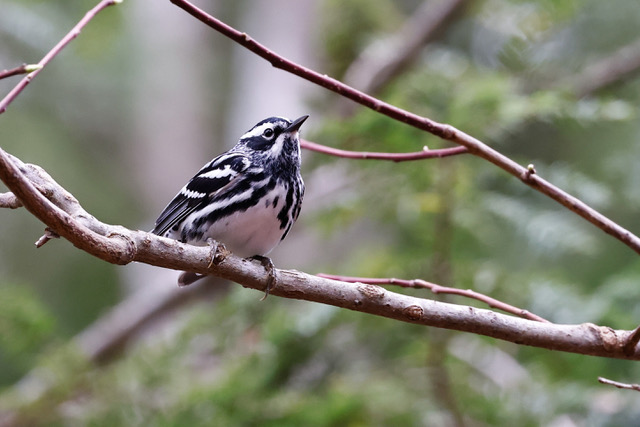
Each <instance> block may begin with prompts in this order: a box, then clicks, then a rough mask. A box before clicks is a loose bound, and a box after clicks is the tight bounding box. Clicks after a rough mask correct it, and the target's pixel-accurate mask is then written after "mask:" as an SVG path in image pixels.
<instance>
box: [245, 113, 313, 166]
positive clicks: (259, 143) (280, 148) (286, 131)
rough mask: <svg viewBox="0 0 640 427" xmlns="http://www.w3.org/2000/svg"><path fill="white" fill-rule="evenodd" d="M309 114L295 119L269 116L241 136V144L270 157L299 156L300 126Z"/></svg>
mask: <svg viewBox="0 0 640 427" xmlns="http://www.w3.org/2000/svg"><path fill="white" fill-rule="evenodd" d="M308 117H309V116H308V115H305V116H302V117H299V118H297V119H296V120H294V121H291V120H289V119H286V118H284V117H269V118H268V119H264V120H262V121H261V122H259V123H258V124H256V125H255V126H254V127H253V128H251V130H249V131H248V132H246V133H245V134H244V135H242V137H241V138H240V141H239V145H240V146H243V147H246V148H248V149H249V150H251V151H252V152H255V153H256V154H261V155H263V156H265V157H270V158H283V157H291V158H295V159H297V158H299V152H300V135H299V133H298V131H299V129H300V126H302V124H303V123H304V121H305V120H307V118H308Z"/></svg>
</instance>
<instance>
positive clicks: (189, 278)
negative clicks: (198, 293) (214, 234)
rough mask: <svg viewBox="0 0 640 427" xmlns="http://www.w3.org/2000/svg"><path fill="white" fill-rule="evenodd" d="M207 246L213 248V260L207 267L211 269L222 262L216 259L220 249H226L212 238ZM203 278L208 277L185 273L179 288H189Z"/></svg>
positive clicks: (190, 272) (181, 277) (180, 279)
mask: <svg viewBox="0 0 640 427" xmlns="http://www.w3.org/2000/svg"><path fill="white" fill-rule="evenodd" d="M207 245H209V247H210V248H211V260H210V261H209V265H207V268H211V266H212V265H214V264H217V263H219V262H220V261H219V260H217V259H216V257H217V256H218V249H220V247H221V246H222V247H223V248H224V245H221V244H220V243H218V242H217V241H215V240H213V239H212V238H211V237H209V238H208V239H207ZM223 259H224V258H223ZM203 277H207V275H206V274H200V273H194V272H193V271H183V272H182V274H181V275H180V276H179V277H178V286H179V287H183V286H189V285H190V284H192V283H194V282H197V281H198V280H200V279H202V278H203Z"/></svg>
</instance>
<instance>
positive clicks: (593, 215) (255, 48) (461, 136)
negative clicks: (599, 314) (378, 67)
mask: <svg viewBox="0 0 640 427" xmlns="http://www.w3.org/2000/svg"><path fill="white" fill-rule="evenodd" d="M171 2H172V3H174V4H175V5H177V6H178V7H180V8H182V9H184V10H185V11H186V12H188V13H189V14H191V15H192V16H194V17H195V18H197V19H198V20H200V21H202V22H204V23H205V24H207V25H208V26H210V27H211V28H213V29H214V30H216V31H218V32H220V33H222V34H224V35H225V36H227V37H229V38H230V39H231V40H233V41H235V42H237V43H239V44H240V45H242V46H244V47H246V48H247V49H249V50H250V51H252V52H253V53H255V54H256V55H258V56H260V57H261V58H263V59H266V60H267V61H269V62H270V63H271V65H273V66H274V67H276V68H280V69H282V70H285V71H288V72H290V73H292V74H295V75H297V76H299V77H302V78H304V79H306V80H308V81H310V82H312V83H315V84H317V85H319V86H322V87H324V88H326V89H329V90H331V91H333V92H335V93H337V94H339V95H342V96H344V97H346V98H348V99H351V100H353V101H355V102H357V103H359V104H361V105H364V106H365V107H368V108H371V109H372V110H374V111H377V112H379V113H381V114H384V115H386V116H388V117H391V118H392V119H395V120H398V121H400V122H403V123H406V124H408V125H410V126H413V127H415V128H418V129H421V130H424V131H426V132H429V133H431V134H433V135H436V136H438V137H440V138H442V139H445V140H447V141H451V142H454V143H456V144H459V145H462V146H464V147H466V148H467V149H468V150H469V152H470V153H471V154H473V155H475V156H478V157H481V158H483V159H485V160H487V161H489V162H491V163H493V164H494V165H496V166H498V167H499V168H501V169H503V170H505V171H506V172H508V173H510V174H511V175H513V176H515V177H516V178H518V179H520V180H521V181H522V182H523V183H525V184H526V185H528V186H530V187H532V188H534V189H535V190H537V191H539V192H541V193H542V194H545V195H547V196H548V197H550V198H551V199H553V200H555V201H556V202H558V203H560V204H561V205H563V206H564V207H566V208H567V209H569V210H571V211H572V212H574V213H576V214H577V215H579V216H581V217H582V218H584V219H586V220H587V221H589V222H590V223H591V224H593V225H595V226H596V227H598V228H600V229H601V230H602V231H604V232H605V233H607V234H609V235H611V236H613V237H614V238H616V239H618V240H620V241H621V242H623V243H624V244H625V245H627V246H629V247H630V248H631V249H633V250H634V251H635V252H637V253H639V254H640V238H639V237H638V236H636V235H635V234H633V233H631V232H630V231H629V230H626V229H625V228H623V227H621V226H620V225H618V224H616V223H615V222H613V221H611V220H610V219H609V218H607V217H606V216H604V215H602V214H601V213H599V212H598V211H596V210H595V209H593V208H591V207H590V206H588V205H587V204H585V203H584V202H582V201H581V200H579V199H577V198H576V197H573V196H572V195H570V194H569V193H567V192H565V191H562V190H561V189H559V188H558V187H556V186H554V185H553V184H551V183H550V182H548V181H546V180H544V179H543V178H540V177H539V176H538V175H537V174H534V173H531V172H530V171H529V170H528V169H527V168H525V167H523V166H521V165H519V164H517V163H516V162H514V161H513V160H511V159H510V158H508V157H506V156H505V155H503V154H501V153H499V152H498V151H496V150H494V149H493V148H491V147H489V146H487V145H486V144H484V143H483V142H482V141H480V140H478V139H476V138H474V137H472V136H470V135H468V134H466V133H464V132H462V131H460V130H458V129H456V128H455V127H453V126H451V125H447V124H442V123H438V122H436V121H434V120H431V119H428V118H426V117H421V116H419V115H417V114H414V113H411V112H409V111H406V110H403V109H401V108H398V107H395V106H393V105H391V104H388V103H386V102H383V101H380V100H378V99H376V98H374V97H373V96H371V95H367V94H366V93H363V92H361V91H358V90H356V89H354V88H352V87H350V86H348V85H346V84H344V83H342V82H340V81H338V80H336V79H333V78H331V77H328V76H327V75H325V74H320V73H318V72H316V71H314V70H311V69H309V68H306V67H303V66H302V65H299V64H296V63H295V62H292V61H289V60H288V59H286V58H284V57H282V56H280V55H278V54H277V53H275V52H273V51H272V50H270V49H268V48H267V47H266V46H264V45H262V44H260V43H258V42H257V41H255V40H253V39H252V38H251V37H249V35H247V34H246V33H243V32H240V31H238V30H236V29H235V28H233V27H231V26H229V25H227V24H225V23H224V22H222V21H220V20H218V19H216V18H215V17H213V16H211V15H209V14H207V13H206V12H204V11H203V10H201V9H199V8H197V7H196V6H194V5H193V4H191V3H189V2H188V1H187V0H171Z"/></svg>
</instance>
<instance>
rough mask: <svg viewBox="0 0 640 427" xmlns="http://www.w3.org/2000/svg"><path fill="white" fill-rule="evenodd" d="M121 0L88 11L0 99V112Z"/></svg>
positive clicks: (105, 3) (111, 1) (105, 1)
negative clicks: (101, 14) (105, 10)
mask: <svg viewBox="0 0 640 427" xmlns="http://www.w3.org/2000/svg"><path fill="white" fill-rule="evenodd" d="M121 1H122V0H102V1H101V2H100V3H98V4H97V5H96V6H95V7H94V8H93V9H91V10H90V11H89V12H87V13H86V15H85V16H84V17H83V18H82V19H81V20H80V21H79V22H78V23H77V24H76V25H75V26H74V27H73V28H72V29H71V31H69V32H68V33H67V35H66V36H64V37H63V38H62V40H60V41H59V42H58V44H56V45H55V46H54V47H53V49H51V50H50V51H49V52H48V53H47V54H46V55H45V56H44V58H42V59H41V60H40V62H38V63H37V64H35V65H31V66H30V67H32V69H33V71H30V72H29V74H27V75H26V76H25V77H24V78H23V79H22V80H20V81H19V82H18V84H17V85H16V86H15V87H14V88H13V89H12V90H11V91H10V92H9V93H8V94H7V96H5V97H4V99H3V100H2V101H0V114H2V113H4V112H5V111H6V110H7V107H8V106H9V104H11V103H12V102H13V100H14V99H16V97H17V96H18V95H20V92H22V91H23V90H24V88H25V87H27V85H28V84H29V83H30V82H31V80H33V79H34V78H35V77H36V76H37V75H38V74H39V73H40V71H42V69H43V68H44V67H45V66H46V65H47V64H48V63H49V62H50V61H51V60H52V59H53V58H55V57H56V55H58V54H59V53H60V52H61V51H62V49H64V48H65V46H67V45H68V44H69V43H70V42H71V40H73V39H75V38H76V37H78V34H80V31H82V29H83V28H84V27H85V26H86V25H87V24H88V23H89V22H90V21H91V20H92V19H93V18H94V17H95V16H96V15H97V14H98V13H99V12H100V11H102V10H103V9H105V8H106V7H109V6H111V5H113V4H116V3H120V2H121Z"/></svg>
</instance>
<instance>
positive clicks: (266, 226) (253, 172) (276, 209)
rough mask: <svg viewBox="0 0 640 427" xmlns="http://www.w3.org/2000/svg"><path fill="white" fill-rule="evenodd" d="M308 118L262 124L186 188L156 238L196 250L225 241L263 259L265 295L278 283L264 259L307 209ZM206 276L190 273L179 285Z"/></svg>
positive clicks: (170, 207)
mask: <svg viewBox="0 0 640 427" xmlns="http://www.w3.org/2000/svg"><path fill="white" fill-rule="evenodd" d="M308 117H309V116H308V115H304V116H301V117H299V118H297V119H295V120H293V121H291V120H289V119H287V118H284V117H280V116H274V117H269V118H266V119H264V120H262V121H260V122H258V123H257V124H256V125H255V126H253V127H252V128H251V129H250V130H249V131H247V132H246V133H245V134H244V135H242V136H241V137H240V140H239V141H238V142H237V144H236V145H235V146H234V147H233V148H231V149H230V150H228V151H226V152H224V153H222V154H220V155H219V156H217V157H215V158H214V159H213V160H211V161H210V162H208V163H207V164H205V165H204V166H203V167H202V169H200V170H199V171H198V172H197V173H196V174H195V175H194V177H193V178H191V180H189V182H187V184H186V185H185V186H184V187H182V189H181V190H180V191H179V192H178V194H177V195H176V196H175V197H174V198H173V199H172V200H171V201H170V202H169V204H168V205H167V206H166V207H165V208H164V210H163V211H162V213H161V214H160V215H159V216H158V218H157V219H156V221H155V226H154V228H153V230H152V231H151V233H153V234H156V235H158V236H163V237H168V238H171V239H175V240H178V241H180V242H182V243H188V244H192V245H198V246H204V245H207V244H209V245H211V244H213V243H214V242H216V243H222V244H224V246H225V247H226V248H227V249H229V250H230V251H231V252H232V253H234V254H235V255H238V256H240V257H242V258H252V259H256V260H258V261H260V262H261V264H262V265H263V266H264V267H265V268H266V269H267V272H268V274H269V277H268V282H267V287H266V290H265V295H264V297H263V299H264V298H266V297H267V296H268V295H269V291H270V289H271V287H272V286H274V285H275V282H276V277H275V267H274V265H273V262H272V261H271V259H269V258H268V257H266V255H267V254H268V253H269V252H271V251H272V250H273V249H274V248H275V247H276V246H277V245H278V244H279V243H280V242H281V241H282V240H283V239H284V238H285V237H286V236H287V234H288V233H289V231H290V230H291V227H292V226H293V224H294V223H295V221H296V220H297V219H298V215H299V214H300V209H301V206H302V199H303V197H304V191H305V186H304V181H303V180H302V176H301V174H300V163H301V155H300V133H299V130H300V127H301V126H302V124H303V123H304V122H305V120H307V118H308ZM202 277H204V275H201V274H198V273H193V272H184V273H183V274H182V275H181V276H180V278H179V279H178V285H180V286H185V285H189V284H191V283H193V282H195V281H196V280H199V279H200V278H202Z"/></svg>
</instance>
